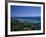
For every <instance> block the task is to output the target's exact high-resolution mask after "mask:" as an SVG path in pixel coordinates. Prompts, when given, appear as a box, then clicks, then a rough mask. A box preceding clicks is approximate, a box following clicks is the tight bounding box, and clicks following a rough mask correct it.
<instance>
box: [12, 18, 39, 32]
mask: <svg viewBox="0 0 46 37" xmlns="http://www.w3.org/2000/svg"><path fill="white" fill-rule="evenodd" d="M26 30H40V23H39V26H37V25H36V24H35V23H28V22H20V21H18V20H14V19H11V31H26Z"/></svg>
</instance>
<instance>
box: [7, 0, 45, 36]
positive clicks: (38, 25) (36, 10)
mask: <svg viewBox="0 0 46 37" xmlns="http://www.w3.org/2000/svg"><path fill="white" fill-rule="evenodd" d="M44 33H45V4H44V2H24V1H16V2H12V1H10V2H8V5H7V35H15V36H16V35H39V34H44Z"/></svg>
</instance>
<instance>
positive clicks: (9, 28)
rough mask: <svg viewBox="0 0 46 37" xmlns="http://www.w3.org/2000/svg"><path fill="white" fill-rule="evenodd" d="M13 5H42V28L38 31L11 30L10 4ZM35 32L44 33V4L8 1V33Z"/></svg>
mask: <svg viewBox="0 0 46 37" xmlns="http://www.w3.org/2000/svg"><path fill="white" fill-rule="evenodd" d="M11 5H20V6H40V7H41V30H37V31H35V30H34V31H28V32H27V31H12V32H11V31H10V30H11V27H10V14H11V12H10V6H11ZM35 33H43V4H32V3H30V4H28V3H16V2H14V3H13V2H8V35H19V34H35Z"/></svg>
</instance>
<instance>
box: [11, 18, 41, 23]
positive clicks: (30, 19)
mask: <svg viewBox="0 0 46 37" xmlns="http://www.w3.org/2000/svg"><path fill="white" fill-rule="evenodd" d="M12 19H14V20H18V21H19V22H28V23H41V18H40V17H12Z"/></svg>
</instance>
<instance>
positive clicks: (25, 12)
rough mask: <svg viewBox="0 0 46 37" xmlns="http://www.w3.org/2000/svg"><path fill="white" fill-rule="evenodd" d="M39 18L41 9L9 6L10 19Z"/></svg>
mask: <svg viewBox="0 0 46 37" xmlns="http://www.w3.org/2000/svg"><path fill="white" fill-rule="evenodd" d="M36 16H37V17H39V16H41V7H37V6H16V5H11V17H36Z"/></svg>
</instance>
